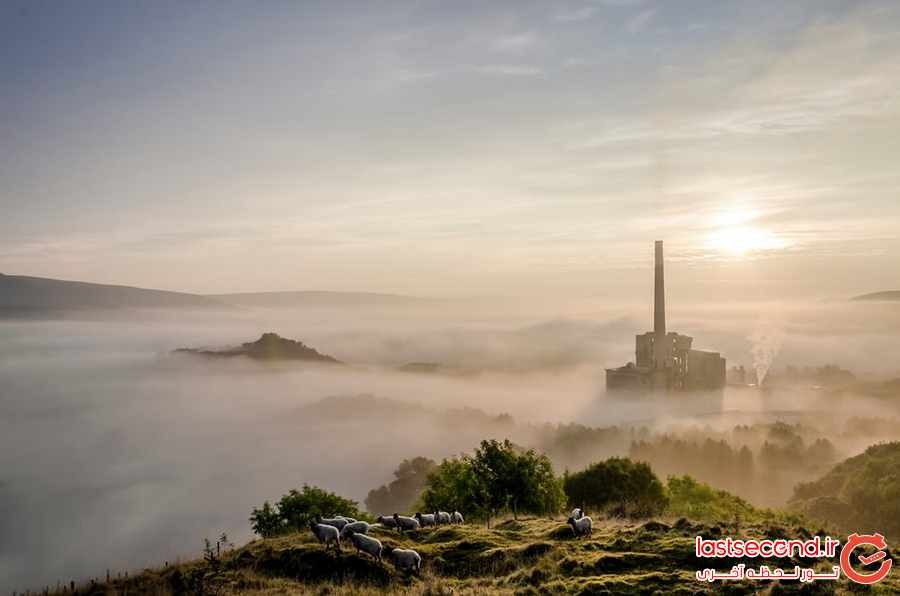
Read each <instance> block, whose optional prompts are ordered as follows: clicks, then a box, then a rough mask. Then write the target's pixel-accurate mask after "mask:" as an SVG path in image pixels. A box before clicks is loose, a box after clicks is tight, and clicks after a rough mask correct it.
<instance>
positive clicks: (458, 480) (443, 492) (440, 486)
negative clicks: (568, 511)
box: [420, 440, 565, 523]
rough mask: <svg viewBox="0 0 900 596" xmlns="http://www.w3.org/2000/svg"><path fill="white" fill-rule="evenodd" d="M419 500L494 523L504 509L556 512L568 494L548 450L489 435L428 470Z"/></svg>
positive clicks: (432, 507) (428, 507) (429, 508)
mask: <svg viewBox="0 0 900 596" xmlns="http://www.w3.org/2000/svg"><path fill="white" fill-rule="evenodd" d="M420 501H421V504H422V506H423V508H424V509H425V510H426V511H432V510H435V509H447V510H451V511H452V510H454V509H458V510H460V511H464V512H466V515H467V516H469V517H478V518H482V519H486V520H487V521H488V523H490V519H491V518H492V517H494V516H496V515H498V514H499V513H501V512H503V511H511V512H512V514H513V517H518V515H519V513H532V514H538V515H548V514H552V513H557V512H558V511H559V510H560V509H561V508H562V505H563V502H564V501H565V495H564V493H563V491H562V483H561V482H560V479H559V478H557V476H556V475H555V474H554V472H553V466H552V465H551V463H550V459H549V458H548V457H547V456H546V455H543V454H538V453H536V452H535V451H534V450H531V449H529V450H527V451H524V450H521V449H518V448H517V447H515V446H514V445H513V444H512V443H511V442H510V441H508V440H506V441H503V442H500V441H495V440H490V441H482V442H481V446H480V447H479V448H478V449H476V450H475V455H474V456H472V457H460V458H454V459H447V460H444V461H443V462H442V463H441V465H440V466H438V467H437V469H436V470H435V471H434V472H432V473H431V474H430V475H429V476H428V482H427V484H426V487H425V490H424V491H423V492H422V497H421V499H420Z"/></svg>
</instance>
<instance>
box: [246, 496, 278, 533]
mask: <svg viewBox="0 0 900 596" xmlns="http://www.w3.org/2000/svg"><path fill="white" fill-rule="evenodd" d="M250 527H251V528H253V532H254V533H255V534H257V535H259V536H262V537H263V538H269V537H271V536H277V535H278V534H281V533H282V532H283V531H284V520H283V519H282V518H281V515H280V514H279V513H278V511H277V510H276V509H275V508H274V507H272V505H271V504H269V502H268V501H266V502H265V503H263V506H262V507H261V508H260V509H257V508H256V507H254V508H253V513H251V514H250Z"/></svg>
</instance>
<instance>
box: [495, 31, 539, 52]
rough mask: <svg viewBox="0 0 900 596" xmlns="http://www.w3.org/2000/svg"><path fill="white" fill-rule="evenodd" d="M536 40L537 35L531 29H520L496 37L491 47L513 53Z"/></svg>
mask: <svg viewBox="0 0 900 596" xmlns="http://www.w3.org/2000/svg"><path fill="white" fill-rule="evenodd" d="M537 42H538V36H537V35H536V34H535V33H533V32H532V31H522V32H520V33H513V34H511V35H502V36H500V37H498V38H496V39H495V40H494V41H493V43H492V44H491V47H492V48H493V49H494V50H496V51H498V52H508V53H515V52H521V51H523V50H527V49H528V48H531V47H533V46H534V45H536V44H537Z"/></svg>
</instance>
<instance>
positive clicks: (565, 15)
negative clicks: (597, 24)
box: [553, 6, 597, 23]
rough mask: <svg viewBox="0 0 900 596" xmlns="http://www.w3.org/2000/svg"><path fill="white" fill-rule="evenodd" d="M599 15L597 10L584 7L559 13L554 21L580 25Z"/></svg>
mask: <svg viewBox="0 0 900 596" xmlns="http://www.w3.org/2000/svg"><path fill="white" fill-rule="evenodd" d="M595 14H597V9H596V8H595V7H593V6H582V7H581V8H576V9H573V10H568V11H564V12H558V13H556V15H554V17H553V19H554V20H555V21H558V22H560V23H578V22H581V21H587V20H588V19H590V18H592V17H593V16H594V15H595Z"/></svg>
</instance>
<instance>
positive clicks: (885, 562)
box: [841, 533, 894, 584]
mask: <svg viewBox="0 0 900 596" xmlns="http://www.w3.org/2000/svg"><path fill="white" fill-rule="evenodd" d="M861 546H873V547H875V548H876V549H877V550H878V552H876V553H873V554H871V555H868V556H860V557H859V561H860V563H862V564H863V565H864V566H867V565H872V564H873V563H877V562H878V561H881V566H880V567H879V568H878V569H877V570H876V571H873V572H872V573H863V572H860V571H857V570H856V569H854V568H853V566H852V565H850V555H851V554H852V553H853V551H855V550H856V549H857V548H859V547H861ZM885 548H887V543H886V542H885V540H884V536H882V535H881V534H862V535H860V534H856V533H853V534H851V535H850V536H848V537H847V543H846V544H845V545H844V546H843V548H841V570H842V571H843V572H844V575H846V576H847V577H848V578H850V579H851V580H852V581H855V582H856V583H858V584H874V583H877V582H880V581H881V580H883V579H884V578H885V577H887V574H888V573H890V571H891V566H892V565H893V564H894V562H893V561H892V560H891V559H889V558H887V553H886V552H885V550H884V549H885Z"/></svg>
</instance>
